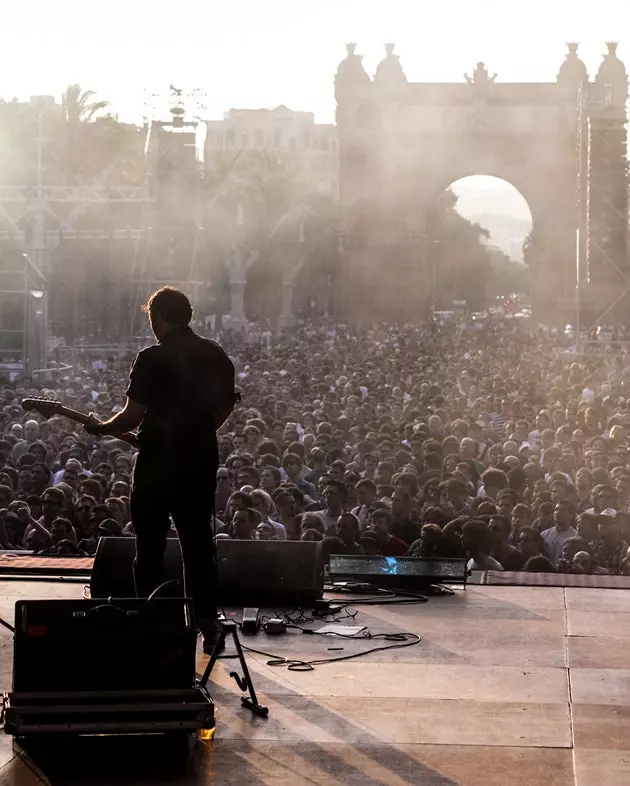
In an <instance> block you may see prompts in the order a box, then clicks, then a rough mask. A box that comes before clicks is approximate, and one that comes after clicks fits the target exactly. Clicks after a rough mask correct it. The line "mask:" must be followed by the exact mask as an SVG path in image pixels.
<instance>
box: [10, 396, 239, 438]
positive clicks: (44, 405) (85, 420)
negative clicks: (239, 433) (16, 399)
mask: <svg viewBox="0 0 630 786" xmlns="http://www.w3.org/2000/svg"><path fill="white" fill-rule="evenodd" d="M240 401H241V394H240V393H236V394H235V396H234V404H233V406H235V405H236V404H238V403H240ZM22 409H24V410H25V411H26V412H39V414H40V415H42V416H43V417H45V418H52V417H53V416H54V415H61V416H62V417H64V418H68V419H69V420H74V421H75V422H76V423H80V424H81V425H82V426H90V425H91V424H92V423H94V420H93V418H91V417H90V416H89V415H86V414H85V413H84V412H79V411H78V410H77V409H70V407H66V406H64V405H63V404H62V403H61V401H55V400H54V399H48V398H25V399H24V400H23V401H22ZM226 417H227V415H226ZM221 425H223V423H222V424H221ZM219 428H220V427H219ZM116 439H120V440H122V441H123V442H127V444H129V445H132V446H133V447H134V448H138V447H140V443H139V442H138V435H137V434H136V433H135V431H128V432H127V433H126V434H120V435H119V436H117V437H116Z"/></svg>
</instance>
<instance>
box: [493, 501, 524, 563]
mask: <svg viewBox="0 0 630 786" xmlns="http://www.w3.org/2000/svg"><path fill="white" fill-rule="evenodd" d="M489 528H490V533H491V534H492V537H493V539H494V543H493V546H492V549H491V552H490V553H491V555H492V556H493V557H494V558H495V559H496V560H497V562H499V563H500V564H501V566H502V567H503V570H522V569H523V565H524V564H525V561H526V557H525V555H524V554H523V552H522V551H519V550H518V549H517V548H516V547H515V546H511V545H510V533H511V525H510V519H509V518H508V516H507V515H501V514H500V513H495V514H494V515H492V516H490V522H489Z"/></svg>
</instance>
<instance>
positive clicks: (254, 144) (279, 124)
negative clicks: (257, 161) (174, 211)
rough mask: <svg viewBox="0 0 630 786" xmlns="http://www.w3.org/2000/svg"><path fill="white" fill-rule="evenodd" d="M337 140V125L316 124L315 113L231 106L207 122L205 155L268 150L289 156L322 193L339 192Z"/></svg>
mask: <svg viewBox="0 0 630 786" xmlns="http://www.w3.org/2000/svg"><path fill="white" fill-rule="evenodd" d="M338 149H339V148H338V142H337V131H336V127H335V126H334V125H330V124H324V123H316V122H315V116H314V115H313V113H312V112H295V111H293V110H292V109H289V108H288V107H286V106H282V105H281V106H277V107H276V108H275V109H230V110H229V112H226V113H225V116H224V118H223V120H209V121H207V123H206V139H205V157H206V161H209V160H210V159H211V157H212V154H213V152H215V151H224V150H235V151H236V150H267V151H269V152H274V153H277V154H278V155H279V156H282V157H287V156H288V157H289V158H290V159H291V160H293V161H294V163H295V165H296V167H297V168H298V169H299V170H301V171H302V172H303V173H304V175H305V176H307V177H309V178H310V179H311V181H312V182H313V183H314V184H315V188H316V190H317V191H318V192H319V193H321V194H329V195H332V196H336V195H337V189H338V168H339V165H338V161H339V157H338Z"/></svg>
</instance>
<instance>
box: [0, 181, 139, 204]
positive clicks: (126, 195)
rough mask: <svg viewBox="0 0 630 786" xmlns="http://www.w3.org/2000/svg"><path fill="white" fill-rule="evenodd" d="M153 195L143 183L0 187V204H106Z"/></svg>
mask: <svg viewBox="0 0 630 786" xmlns="http://www.w3.org/2000/svg"><path fill="white" fill-rule="evenodd" d="M152 201H153V198H152V197H151V195H150V194H149V191H148V189H147V188H146V187H144V186H98V185H96V186H42V187H41V188H36V187H31V186H0V203H3V202H4V203H13V204H15V203H22V204H25V203H29V202H60V203H64V204H74V203H75V202H84V203H92V204H107V203H110V202H122V203H133V204H138V203H144V202H152Z"/></svg>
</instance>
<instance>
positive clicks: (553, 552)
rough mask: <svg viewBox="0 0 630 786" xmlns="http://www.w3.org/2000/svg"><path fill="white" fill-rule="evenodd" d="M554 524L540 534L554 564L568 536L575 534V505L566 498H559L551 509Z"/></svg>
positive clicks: (574, 535)
mask: <svg viewBox="0 0 630 786" xmlns="http://www.w3.org/2000/svg"><path fill="white" fill-rule="evenodd" d="M553 522H554V526H553V527H550V528H549V529H546V530H543V531H542V532H541V533H540V534H541V536H542V539H543V540H544V541H545V548H546V551H547V555H548V557H549V559H550V560H551V563H552V564H553V565H555V564H556V563H557V562H558V560H559V559H560V557H561V556H562V547H563V546H564V544H565V542H566V541H567V540H569V538H574V537H576V536H577V534H578V532H577V530H576V529H575V527H574V524H575V506H574V505H573V503H572V502H570V501H569V500H568V499H561V500H560V501H559V502H557V503H556V506H555V508H554V510H553Z"/></svg>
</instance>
